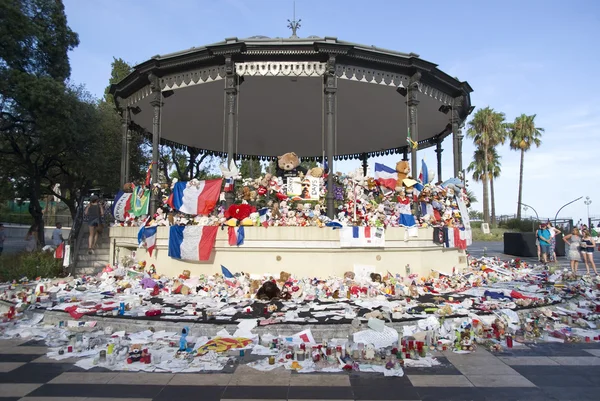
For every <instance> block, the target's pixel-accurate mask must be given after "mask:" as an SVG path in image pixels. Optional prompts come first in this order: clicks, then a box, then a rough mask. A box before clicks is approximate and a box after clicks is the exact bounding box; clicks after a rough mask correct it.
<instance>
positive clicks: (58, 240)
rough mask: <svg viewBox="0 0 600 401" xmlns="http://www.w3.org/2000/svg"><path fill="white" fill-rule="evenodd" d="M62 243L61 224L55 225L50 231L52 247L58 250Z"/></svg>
mask: <svg viewBox="0 0 600 401" xmlns="http://www.w3.org/2000/svg"><path fill="white" fill-rule="evenodd" d="M64 241H65V239H64V238H63V236H62V224H61V223H56V228H55V229H54V230H52V245H54V247H55V248H58V247H59V246H60V244H62V243H63V242H64Z"/></svg>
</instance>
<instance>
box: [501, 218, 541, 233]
mask: <svg viewBox="0 0 600 401" xmlns="http://www.w3.org/2000/svg"><path fill="white" fill-rule="evenodd" d="M537 226H538V221H536V220H531V219H520V220H519V219H509V220H506V221H501V222H499V223H498V227H499V228H505V229H507V230H512V231H520V232H523V233H530V232H533V231H534V228H535V227H537Z"/></svg>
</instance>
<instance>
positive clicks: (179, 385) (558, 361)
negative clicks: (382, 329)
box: [0, 340, 600, 401]
mask: <svg viewBox="0 0 600 401" xmlns="http://www.w3.org/2000/svg"><path fill="white" fill-rule="evenodd" d="M45 352H46V349H45V347H43V346H41V345H39V343H34V342H29V343H27V342H25V343H23V342H20V341H15V340H0V401H3V400H23V401H33V400H39V401H52V400H63V401H79V400H88V401H90V400H103V401H108V400H128V401H132V400H165V401H167V400H186V401H192V400H206V401H211V400H216V401H218V400H233V399H236V400H242V399H246V400H271V399H273V400H532V401H536V400H540V401H541V400H598V399H600V344H557V343H549V344H538V345H529V346H527V347H519V348H518V349H512V350H510V352H504V353H502V354H498V355H492V354H491V353H489V352H487V351H486V350H484V349H478V350H477V351H476V352H475V353H473V354H471V355H457V354H454V353H451V352H445V353H443V354H439V355H436V356H437V357H438V358H439V360H440V362H441V363H442V365H441V366H437V367H433V368H412V369H411V368H408V369H405V376H404V377H393V378H387V377H384V376H383V375H379V374H371V373H370V374H361V373H350V374H347V373H340V374H325V373H323V374H300V373H296V372H290V371H285V370H283V369H280V370H276V371H274V372H269V373H263V372H258V371H256V370H254V369H252V368H249V367H247V366H245V365H235V366H233V367H229V368H226V369H225V370H224V372H226V373H210V374H209V373H207V374H203V373H193V374H164V373H141V372H139V373H129V372H111V371H106V370H103V369H101V368H94V369H92V370H90V371H84V370H82V369H79V368H77V367H75V366H74V365H73V362H72V361H64V362H62V361H61V362H60V363H57V362H55V361H52V360H49V359H47V358H45V357H44V356H43V355H44V354H45Z"/></svg>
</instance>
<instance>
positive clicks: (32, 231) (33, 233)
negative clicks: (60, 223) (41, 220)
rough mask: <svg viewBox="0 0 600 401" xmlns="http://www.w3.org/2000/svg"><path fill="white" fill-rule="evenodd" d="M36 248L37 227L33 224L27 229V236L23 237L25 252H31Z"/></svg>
mask: <svg viewBox="0 0 600 401" xmlns="http://www.w3.org/2000/svg"><path fill="white" fill-rule="evenodd" d="M37 247H38V226H37V224H35V223H34V224H33V225H32V226H31V227H29V230H28V231H27V234H26V235H25V250H26V251H27V252H33V251H35V250H36V249H37Z"/></svg>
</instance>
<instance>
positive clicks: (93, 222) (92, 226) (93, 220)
mask: <svg viewBox="0 0 600 401" xmlns="http://www.w3.org/2000/svg"><path fill="white" fill-rule="evenodd" d="M98 200H99V198H98V197H97V196H96V195H92V197H91V198H90V203H89V204H88V205H87V207H86V208H85V212H84V215H85V216H87V219H88V228H89V237H88V254H90V255H91V254H92V253H94V248H96V242H97V241H98V227H99V226H100V221H101V220H102V219H103V218H104V210H103V209H102V208H101V207H100V204H99V203H98Z"/></svg>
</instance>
